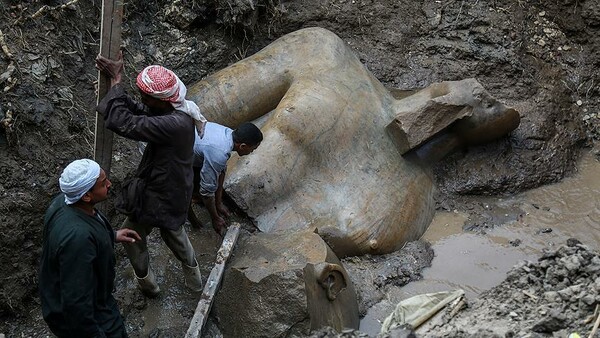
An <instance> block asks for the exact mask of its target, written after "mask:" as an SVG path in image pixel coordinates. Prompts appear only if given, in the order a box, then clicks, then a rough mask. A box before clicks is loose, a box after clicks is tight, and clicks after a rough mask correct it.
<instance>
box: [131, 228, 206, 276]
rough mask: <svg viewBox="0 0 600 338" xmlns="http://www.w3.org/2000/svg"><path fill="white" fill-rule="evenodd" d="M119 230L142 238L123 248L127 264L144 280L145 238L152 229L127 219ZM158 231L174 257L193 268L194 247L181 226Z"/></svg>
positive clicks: (147, 261) (146, 265)
mask: <svg viewBox="0 0 600 338" xmlns="http://www.w3.org/2000/svg"><path fill="white" fill-rule="evenodd" d="M121 228H129V229H132V230H135V231H136V232H137V233H138V234H139V235H140V237H141V238H142V240H141V241H136V242H135V243H124V245H123V247H124V248H125V252H127V258H129V262H130V263H131V266H132V267H133V270H134V271H135V275H136V276H138V277H139V278H144V277H145V276H147V275H148V269H149V268H150V254H149V252H148V242H147V238H148V235H150V233H151V232H152V230H153V229H154V227H153V226H149V225H146V224H142V223H135V222H132V221H131V220H130V219H129V217H127V218H126V219H125V221H124V222H123V225H122V226H121ZM159 229H160V236H161V237H162V239H163V241H164V242H165V244H166V245H167V247H168V248H169V249H170V250H171V252H173V254H174V255H175V257H176V258H177V259H178V260H179V261H181V262H182V263H183V264H185V265H187V266H195V265H196V253H195V252H194V247H193V246H192V243H191V242H190V239H189V237H188V235H187V233H186V232H185V228H184V227H183V225H181V226H180V227H179V229H178V230H168V229H162V228H159Z"/></svg>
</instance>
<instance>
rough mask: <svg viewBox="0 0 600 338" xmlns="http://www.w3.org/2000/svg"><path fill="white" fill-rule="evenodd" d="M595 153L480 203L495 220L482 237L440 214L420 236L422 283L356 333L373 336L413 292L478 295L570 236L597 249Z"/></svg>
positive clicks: (599, 215) (599, 207) (599, 174)
mask: <svg viewBox="0 0 600 338" xmlns="http://www.w3.org/2000/svg"><path fill="white" fill-rule="evenodd" d="M593 153H595V151H588V152H586V153H584V154H583V155H582V157H581V159H580V162H579V163H578V166H577V167H578V171H577V172H576V173H575V174H574V175H572V177H569V178H566V179H564V180H563V181H562V182H560V183H557V184H553V185H548V186H545V187H541V188H538V189H535V190H531V191H528V192H526V193H523V194H519V195H516V196H513V197H509V198H503V199H489V200H486V201H484V203H485V204H484V205H485V206H486V207H489V209H490V213H492V214H493V213H494V212H496V213H497V214H496V215H494V219H495V220H497V221H498V223H496V222H494V224H492V225H491V226H490V228H489V229H486V230H485V232H484V233H481V232H477V233H474V232H465V231H463V225H465V224H466V223H467V221H468V218H469V216H468V215H467V214H463V213H459V212H438V213H437V214H436V216H435V218H434V220H433V222H432V224H431V226H430V227H429V229H428V230H427V232H426V233H425V234H424V235H423V239H425V240H427V241H429V242H431V243H432V245H433V249H434V251H435V258H434V260H433V262H432V266H431V267H430V268H428V269H425V270H424V271H423V279H422V280H421V281H418V282H413V283H410V284H408V285H406V286H405V287H402V288H398V289H395V290H393V291H392V292H390V293H389V294H388V295H387V299H385V300H384V301H382V302H380V303H378V304H376V305H375V306H373V307H372V308H371V309H370V310H369V311H368V313H367V315H366V316H365V318H363V320H362V321H361V327H360V330H361V331H363V332H366V333H368V334H370V335H375V334H377V333H378V332H379V330H380V327H381V322H383V320H384V319H385V318H386V316H387V315H388V314H389V313H391V312H392V311H393V309H394V307H395V305H396V304H397V303H398V302H399V301H401V300H403V299H405V298H408V297H411V296H414V295H417V294H422V293H428V292H436V291H443V290H454V289H458V288H461V289H463V290H464V291H465V294H466V296H467V297H468V298H473V297H476V296H477V295H478V294H480V293H481V292H482V291H484V290H487V289H490V288H491V287H493V286H495V285H497V284H499V283H500V282H501V281H502V280H503V279H504V278H505V275H506V272H507V271H508V270H509V269H510V268H511V267H512V266H513V265H514V264H516V263H517V262H518V261H520V260H525V259H526V260H535V259H537V258H538V257H539V255H540V254H541V252H542V250H543V249H544V248H548V247H552V246H557V245H562V244H564V243H565V241H566V240H567V239H568V238H571V237H573V238H577V239H578V240H580V241H581V242H583V243H584V244H586V245H588V246H590V247H591V248H594V249H596V250H598V249H599V248H600V162H598V160H597V159H596V158H595V157H594V155H593ZM477 200H478V201H482V199H477ZM507 210H510V211H507Z"/></svg>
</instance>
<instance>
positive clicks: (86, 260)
mask: <svg viewBox="0 0 600 338" xmlns="http://www.w3.org/2000/svg"><path fill="white" fill-rule="evenodd" d="M97 214H99V215H101V214H100V212H99V211H97ZM101 217H102V218H103V219H104V221H105V222H104V224H103V222H101V221H100V220H99V219H98V218H97V217H95V216H90V215H87V214H86V213H85V212H83V211H82V210H80V209H78V208H76V207H72V206H68V205H66V204H65V200H64V195H63V194H60V195H58V196H57V197H56V198H55V199H54V200H53V201H52V204H51V205H50V207H49V208H48V210H47V211H46V216H45V217H44V244H43V251H42V257H41V267H40V285H39V287H40V299H41V302H42V315H43V316H44V320H45V321H46V323H48V326H49V327H50V330H52V332H53V333H54V334H56V335H57V336H59V337H111V336H120V334H121V332H122V331H123V320H122V318H121V315H120V313H119V309H118V307H117V303H116V301H115V299H114V298H113V296H112V291H113V286H114V280H115V254H114V242H115V234H114V232H113V229H112V228H111V227H110V224H109V222H108V220H106V218H104V216H101Z"/></svg>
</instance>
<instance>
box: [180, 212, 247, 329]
mask: <svg viewBox="0 0 600 338" xmlns="http://www.w3.org/2000/svg"><path fill="white" fill-rule="evenodd" d="M239 234H240V224H239V223H233V224H232V225H231V226H229V228H227V233H226V234H225V238H223V242H222V243H221V248H219V251H218V252H217V261H216V262H215V266H214V267H213V269H212V271H211V272H210V275H209V276H208V279H207V280H206V284H205V285H204V290H203V291H202V296H200V301H198V306H197V307H196V311H195V312H194V317H193V318H192V322H191V323H190V327H189V328H188V330H187V333H186V334H185V338H198V337H199V336H200V334H201V333H202V328H203V327H204V324H206V320H207V319H208V314H209V313H210V308H211V306H212V302H213V298H214V296H215V294H216V293H217V289H218V288H219V285H220V284H221V279H222V278H223V272H225V263H227V259H229V256H230V255H231V252H232V251H233V247H234V246H235V243H236V242H237V239H238V235H239Z"/></svg>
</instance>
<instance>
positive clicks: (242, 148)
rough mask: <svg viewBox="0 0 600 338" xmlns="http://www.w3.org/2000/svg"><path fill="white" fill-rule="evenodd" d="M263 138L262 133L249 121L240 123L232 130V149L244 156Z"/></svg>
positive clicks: (256, 146)
mask: <svg viewBox="0 0 600 338" xmlns="http://www.w3.org/2000/svg"><path fill="white" fill-rule="evenodd" d="M262 140H263V134H262V132H261V131H260V129H258V127H257V126H255V125H254V124H252V123H250V122H244V123H242V124H241V125H240V126H239V127H237V129H235V130H234V131H233V150H235V151H236V152H237V153H238V155H240V156H244V155H248V154H250V153H252V152H253V151H254V150H255V149H256V148H258V146H259V145H260V143H261V142H262Z"/></svg>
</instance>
